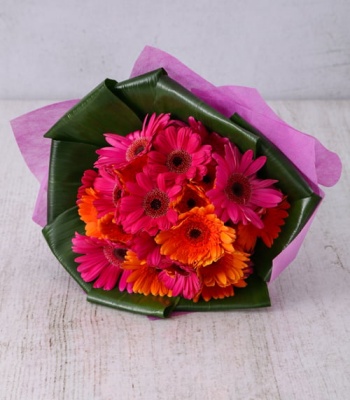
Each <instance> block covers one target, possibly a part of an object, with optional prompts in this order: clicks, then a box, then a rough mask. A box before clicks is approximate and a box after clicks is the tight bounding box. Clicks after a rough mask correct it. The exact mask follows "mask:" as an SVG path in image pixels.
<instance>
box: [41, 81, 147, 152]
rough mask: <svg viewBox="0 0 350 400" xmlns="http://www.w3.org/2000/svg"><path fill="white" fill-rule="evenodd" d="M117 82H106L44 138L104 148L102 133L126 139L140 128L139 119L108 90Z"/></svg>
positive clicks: (64, 117) (77, 105) (69, 112)
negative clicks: (124, 136) (122, 136)
mask: <svg viewBox="0 0 350 400" xmlns="http://www.w3.org/2000/svg"><path fill="white" fill-rule="evenodd" d="M115 85H116V82H115V81H113V80H111V79H106V80H105V81H104V82H102V83H101V84H100V85H99V86H98V87H97V88H96V89H94V90H93V91H92V92H91V93H89V94H88V95H87V96H85V97H84V98H83V99H82V100H81V101H80V102H79V103H78V104H76V105H75V106H74V107H73V108H72V109H71V110H70V111H68V112H67V113H66V114H65V115H64V116H63V117H62V118H61V119H60V120H59V121H58V122H57V123H56V124H55V125H54V126H53V127H52V128H51V129H50V130H49V131H48V132H47V133H46V135H45V137H47V138H51V139H55V140H66V141H70V142H72V141H73V142H78V143H88V144H92V145H96V146H98V147H103V146H106V142H105V139H104V137H103V134H104V133H117V134H119V135H126V134H128V133H130V132H133V131H135V130H137V129H140V128H141V126H142V122H141V120H140V119H139V118H138V116H137V115H136V114H135V113H134V112H133V111H132V110H131V109H130V108H129V107H128V106H127V105H126V104H125V103H123V102H122V101H121V100H120V99H119V98H118V97H117V96H115V95H114V94H113V93H112V91H111V88H113V87H114V86H115Z"/></svg>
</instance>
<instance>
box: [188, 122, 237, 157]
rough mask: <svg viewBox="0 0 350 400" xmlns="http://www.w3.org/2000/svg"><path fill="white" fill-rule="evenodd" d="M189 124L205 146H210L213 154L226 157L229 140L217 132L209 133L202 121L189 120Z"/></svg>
mask: <svg viewBox="0 0 350 400" xmlns="http://www.w3.org/2000/svg"><path fill="white" fill-rule="evenodd" d="M188 124H189V125H190V127H191V128H192V129H193V131H194V132H196V133H198V134H199V136H200V137H201V139H202V143H203V144H209V145H210V146H211V148H212V152H213V153H218V154H220V155H221V156H224V146H225V144H228V143H230V141H229V139H228V138H226V137H222V136H220V135H219V134H217V133H216V132H208V131H207V129H206V127H205V126H204V125H203V123H202V122H201V121H196V120H195V119H194V118H193V117H189V118H188Z"/></svg>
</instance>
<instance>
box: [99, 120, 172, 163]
mask: <svg viewBox="0 0 350 400" xmlns="http://www.w3.org/2000/svg"><path fill="white" fill-rule="evenodd" d="M169 120H170V114H160V115H158V116H157V115H156V114H152V116H151V117H150V118H149V120H147V117H146V118H145V120H144V122H143V126H142V129H141V130H140V131H136V132H133V133H130V134H129V135H127V136H126V137H123V136H119V135H116V134H113V133H106V134H105V138H106V141H107V142H108V143H109V144H110V145H111V146H112V147H104V148H102V149H99V150H97V154H99V158H98V160H97V161H96V163H95V166H96V167H97V168H100V167H101V166H106V165H109V166H113V168H123V167H125V166H126V165H127V164H128V163H130V162H132V161H133V160H135V159H136V158H138V157H142V156H143V155H144V154H146V153H147V152H148V150H149V149H150V146H151V144H152V139H153V136H154V135H155V134H156V133H157V132H159V131H161V130H162V129H164V128H165V127H166V126H167V125H168V123H169Z"/></svg>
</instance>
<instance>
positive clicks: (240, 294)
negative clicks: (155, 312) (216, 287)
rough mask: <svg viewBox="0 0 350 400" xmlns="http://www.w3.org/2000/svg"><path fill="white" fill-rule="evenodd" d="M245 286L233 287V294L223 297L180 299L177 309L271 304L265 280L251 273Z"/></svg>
mask: <svg viewBox="0 0 350 400" xmlns="http://www.w3.org/2000/svg"><path fill="white" fill-rule="evenodd" d="M246 282H247V284H248V285H247V286H246V287H245V288H234V292H235V295H234V296H233V297H226V298H225V299H218V300H210V301H204V300H199V301H198V303H194V302H193V301H191V300H186V299H180V301H179V304H178V305H177V307H176V310H177V311H225V310H237V309H243V308H258V307H268V306H270V305H271V302H270V297H269V291H268V288H267V284H266V282H264V281H263V280H262V279H261V278H260V277H258V276H257V275H251V276H250V277H249V278H248V279H247V280H246Z"/></svg>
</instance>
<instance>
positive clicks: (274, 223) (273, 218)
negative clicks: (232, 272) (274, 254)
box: [236, 198, 290, 251]
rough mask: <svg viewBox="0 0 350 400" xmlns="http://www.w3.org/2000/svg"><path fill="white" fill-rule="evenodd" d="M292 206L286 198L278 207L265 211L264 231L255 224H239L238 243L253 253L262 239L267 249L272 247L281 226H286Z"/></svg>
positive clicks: (263, 217)
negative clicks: (257, 242) (258, 240)
mask: <svg viewBox="0 0 350 400" xmlns="http://www.w3.org/2000/svg"><path fill="white" fill-rule="evenodd" d="M289 207H290V204H289V203H288V201H287V199H286V198H284V199H283V201H281V203H280V204H278V206H277V207H274V208H266V209H264V210H263V214H262V215H261V220H262V222H263V223H264V227H263V228H262V229H259V228H257V227H256V226H254V225H253V224H247V225H243V224H238V225H237V227H236V229H237V242H236V244H237V245H238V246H241V247H242V248H243V249H244V251H252V250H253V249H254V247H255V244H256V241H257V239H258V238H259V237H260V238H261V239H262V241H263V242H264V243H265V245H266V246H267V247H271V246H272V244H273V241H274V240H275V239H276V238H277V237H278V235H279V234H280V232H281V226H282V225H284V223H285V219H286V218H287V217H288V215H289V214H288V211H287V210H288V209H289Z"/></svg>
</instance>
